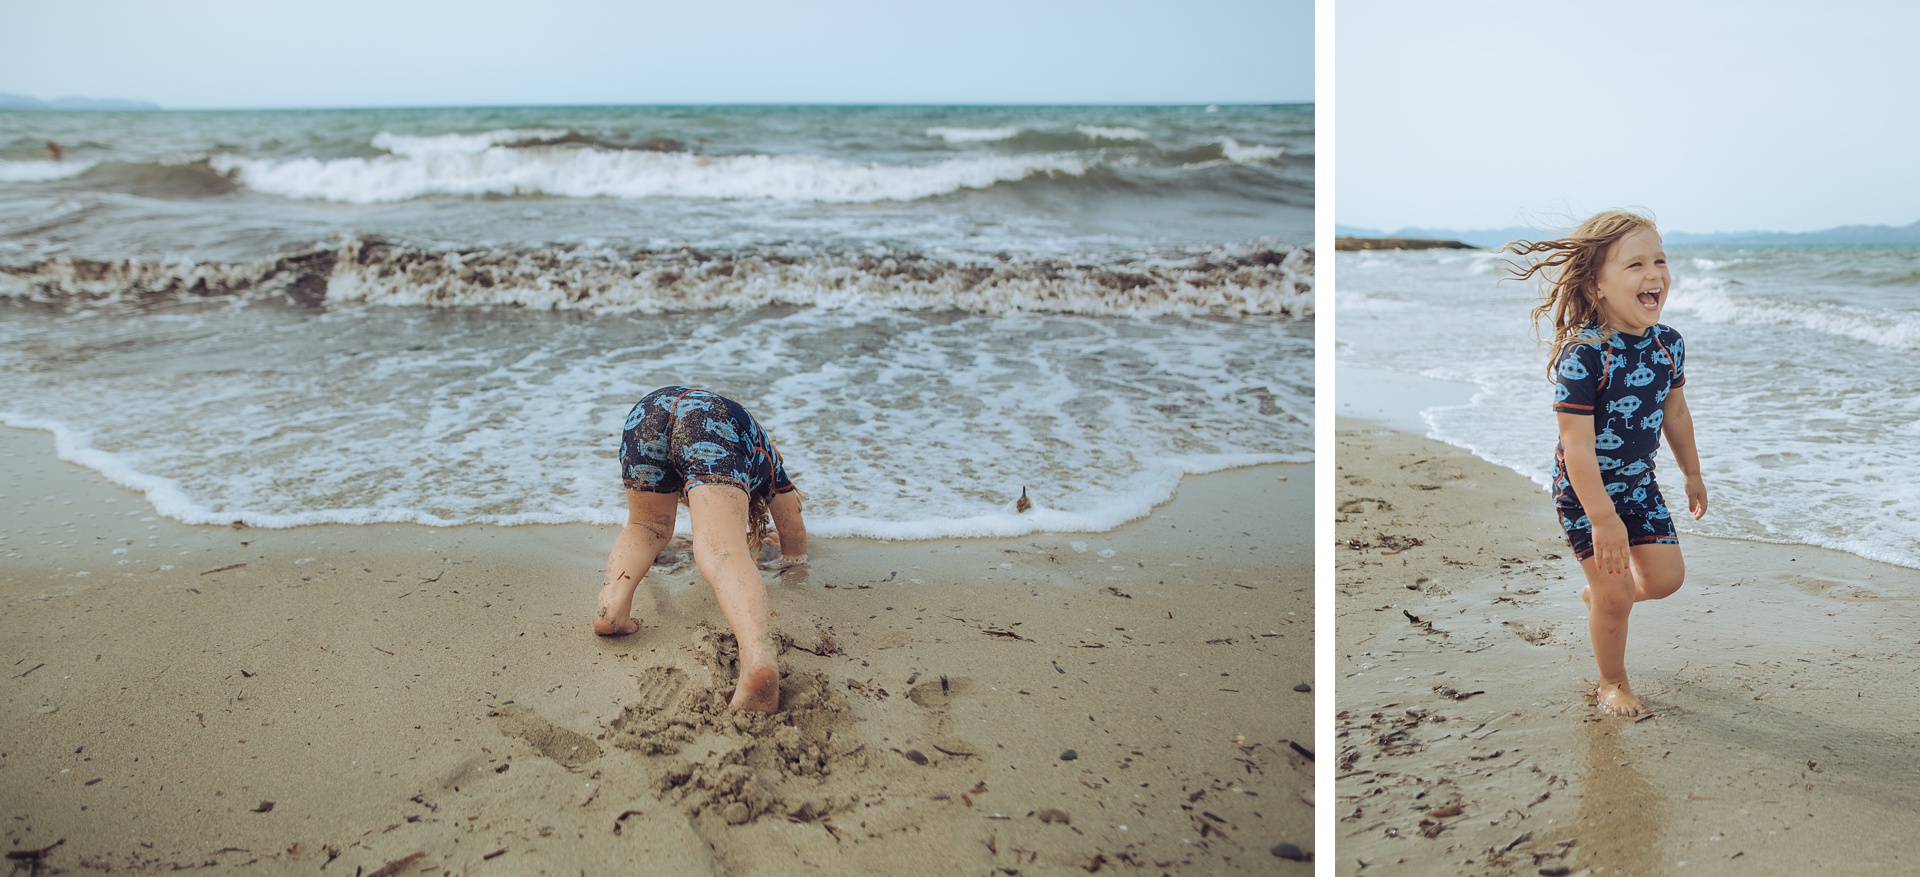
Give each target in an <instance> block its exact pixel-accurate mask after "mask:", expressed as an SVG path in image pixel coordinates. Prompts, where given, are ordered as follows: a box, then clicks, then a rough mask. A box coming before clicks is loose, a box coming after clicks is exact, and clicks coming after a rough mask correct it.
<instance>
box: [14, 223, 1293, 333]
mask: <svg viewBox="0 0 1920 877" xmlns="http://www.w3.org/2000/svg"><path fill="white" fill-rule="evenodd" d="M0 296H6V297H10V298H14V299H17V300H28V301H39V302H45V303H50V304H57V305H65V306H116V305H127V306H141V305H148V304H160V303H168V302H175V301H196V300H210V299H221V298H242V299H270V298H274V297H284V298H286V299H287V300H291V301H293V302H295V303H297V304H301V305H304V306H308V307H325V306H328V305H337V304H371V305H395V306H429V307H455V308H457V307H519V308H531V309H538V310H569V311H583V312H592V313H630V312H641V313H661V312H669V311H699V310H723V309H749V308H755V307H762V306H766V305H791V306H803V307H829V308H831V307H856V306H866V307H884V308H893V309H900V310H943V309H951V310H961V311H968V312H973V313H1015V312H1031V313H1065V314H1083V315H1125V316H1158V315H1167V314H1178V315H1222V316H1272V317H1282V318H1304V317H1307V316H1310V315H1311V314H1312V310H1313V251H1312V250H1308V249H1292V250H1283V249H1278V248H1274V247H1264V246H1251V247H1245V248H1241V249H1237V250H1220V251H1216V252H1212V253H1208V254H1205V255H1203V256H1200V257H1198V258H1195V257H1187V258H1183V259H1171V258H1159V259H1147V258H1140V259H1134V260H1129V261H1125V262H1120V263H1115V262H1107V263H1104V264H1083V263H1075V262H1070V261H1066V260H1061V259H1047V258H1020V257H1013V256H1006V257H1004V258H994V259H991V260H988V259H982V260H980V261H964V260H954V259H944V258H936V257H932V256H926V255H921V254H917V253H895V254H888V255H881V256H875V255H791V254H786V253H781V252H769V251H749V252H739V253H711V252H704V251H699V250H691V249H681V250H668V251H643V252H636V253H631V254H619V253H611V252H606V251H599V250H585V251H583V250H555V249H542V250H532V251H520V250H477V251H468V252H446V251H435V250H423V249H416V248H412V247H407V246H402V245H399V244H394V243H390V242H387V241H383V240H378V239H367V238H358V239H354V240H352V241H349V242H347V243H346V244H345V245H343V246H341V247H339V248H337V249H327V250H315V251H311V252H307V253H302V254H299V255H295V256H288V257H283V258H277V259H270V260H262V261H258V262H242V263H196V262H156V261H141V260H115V261H92V260H85V259H72V258H65V257H62V258H57V259H48V260H43V261H40V262H35V263H33V264H30V265H25V266H18V267H14V266H0Z"/></svg>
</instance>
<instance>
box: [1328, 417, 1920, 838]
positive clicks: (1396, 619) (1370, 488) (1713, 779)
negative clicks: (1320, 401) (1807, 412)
mask: <svg viewBox="0 0 1920 877" xmlns="http://www.w3.org/2000/svg"><path fill="white" fill-rule="evenodd" d="M1336 445H1337V446H1336V448H1335V449H1334V451H1335V453H1336V457H1335V460H1336V466H1337V472H1338V475H1337V478H1338V481H1337V484H1336V494H1337V496H1338V500H1337V502H1338V509H1339V511H1338V517H1337V518H1336V521H1337V523H1336V533H1337V535H1338V539H1339V544H1338V545H1337V546H1335V547H1334V549H1333V550H1334V551H1335V552H1336V555H1337V556H1336V568H1337V573H1336V585H1337V587H1336V595H1335V600H1336V604H1335V605H1336V613H1337V616H1338V626H1337V629H1336V636H1335V653H1336V661H1337V668H1336V673H1335V677H1336V685H1337V688H1336V695H1335V697H1336V715H1337V719H1336V728H1335V733H1336V744H1337V747H1338V750H1339V751H1338V752H1337V754H1336V755H1335V756H1334V759H1333V760H1334V771H1335V788H1336V793H1337V800H1336V801H1335V802H1333V804H1332V805H1330V806H1331V807H1332V808H1333V810H1334V813H1333V816H1334V819H1335V823H1334V824H1335V826H1336V828H1335V838H1336V844H1337V852H1336V855H1334V856H1331V857H1329V858H1332V859H1334V860H1336V861H1337V866H1336V867H1335V868H1334V870H1333V871H1332V873H1336V874H1342V875H1352V874H1364V875H1401V874H1417V875H1424V874H1435V875H1440V874H1448V875H1450V874H1592V875H1613V874H1631V875H1659V874H1706V875H1718V874H1730V875H1731V874H1739V875H1754V874H1803V873H1821V874H1901V873H1913V872H1915V871H1916V870H1920V782H1916V781H1915V779H1914V777H1915V773H1914V768H1913V765H1914V752H1915V751H1916V750H1915V745H1916V744H1920V733H1916V730H1915V727H1916V719H1920V707H1916V703H1920V701H1916V699H1915V692H1916V690H1917V689H1916V686H1915V683H1914V674H1915V672H1916V670H1920V657H1916V656H1915V650H1914V645H1915V641H1916V640H1917V639H1920V604H1917V603H1916V596H1920V571H1916V570H1912V569H1906V568H1902V567H1894V566H1888V565H1884V564H1878V563H1873V562H1870V561H1865V560H1861V559H1859V558H1857V557H1853V556H1851V555H1846V554H1840V553H1837V552H1831V551H1824V550H1820V549H1814V548H1807V547H1804V546H1788V545H1769V544H1760V543H1753V542H1744V541H1735V540H1723V539H1709V538H1702V537H1689V536H1686V535H1685V534H1684V531H1683V535H1682V547H1683V549H1684V551H1685V554H1686V559H1687V567H1688V577H1687V583H1686V585H1685V587H1684V588H1683V589H1682V590H1681V591H1680V592H1679V593H1678V594H1676V595H1674V596H1673V597H1671V598H1669V599H1667V600H1664V601H1655V602H1649V603H1641V604H1639V605H1638V606H1636V607H1635V610H1634V614H1633V621H1632V630H1631V634H1630V638H1629V641H1628V651H1627V666H1628V670H1629V672H1630V673H1631V674H1632V678H1633V681H1634V688H1635V691H1636V692H1637V693H1639V695H1640V696H1641V697H1642V699H1643V700H1645V701H1646V702H1647V704H1648V705H1649V706H1651V707H1652V708H1653V710H1654V711H1655V712H1654V715H1653V716H1652V717H1650V718H1644V719H1640V720H1633V719H1622V718H1615V717H1604V716H1602V715H1600V714H1598V712H1597V711H1596V710H1595V709H1594V708H1593V706H1592V703H1591V699H1590V697H1589V696H1588V692H1589V690H1590V687H1591V680H1593V679H1594V678H1595V676H1596V673H1595V670H1594V665H1593V657H1592V652H1591V651H1590V648H1589V646H1588V640H1587V632H1586V613H1585V609H1584V607H1583V606H1582V605H1581V603H1580V598H1579V588H1580V584H1581V581H1582V580H1581V576H1580V571H1579V567H1578V566H1577V564H1576V563H1575V561H1574V560H1573V559H1572V554H1571V552H1570V551H1569V550H1568V549H1567V547H1566V544H1565V541H1564V537H1562V536H1561V535H1560V532H1559V528H1558V526H1557V524H1556V523H1555V521H1554V520H1553V518H1552V515H1551V512H1550V510H1549V504H1548V500H1547V498H1546V495H1545V492H1544V490H1543V489H1541V488H1539V487H1538V486H1536V485H1534V484H1533V483H1532V482H1531V481H1528V480H1527V479H1525V478H1523V477H1521V476H1519V475H1517V474H1515V473H1514V472H1512V471H1511V470H1508V469H1505V468H1501V467H1497V466H1494V465H1492V464H1490V463H1487V462H1485V461H1482V460H1480V459H1478V458H1475V457H1473V456H1472V455H1470V454H1468V453H1467V452H1465V451H1463V450H1461V449H1459V448H1455V447H1452V446H1449V445H1444V444H1441V443H1438V442H1433V441H1429V440H1426V439H1422V438H1418V437H1416V436H1415V435H1412V434H1409V433H1406V432H1400V431H1396V430H1394V429H1392V428H1389V427H1386V426H1381V425H1377V423H1376V422H1374V421H1365V420H1356V419H1342V420H1341V421H1339V423H1338V425H1337V427H1336ZM1712 487H1713V482H1712V477H1711V473H1709V474H1708V488H1709V491H1711V490H1712ZM1713 501H1714V502H1716V503H1731V502H1738V501H1739V500H1738V498H1737V497H1731V496H1724V495H1716V496H1714V497H1713Z"/></svg>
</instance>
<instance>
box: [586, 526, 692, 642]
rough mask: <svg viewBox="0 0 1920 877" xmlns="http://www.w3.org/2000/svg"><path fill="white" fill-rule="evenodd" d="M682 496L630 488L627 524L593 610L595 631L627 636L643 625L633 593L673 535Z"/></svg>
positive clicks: (616, 541) (615, 543) (609, 559)
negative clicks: (635, 606)
mask: <svg viewBox="0 0 1920 877" xmlns="http://www.w3.org/2000/svg"><path fill="white" fill-rule="evenodd" d="M678 508H679V499H678V498H677V497H676V496H675V495H674V494H671V493H646V492H643V491H638V490H629V491H627V524H626V526H624V527H622V528H621V529H620V535H618V536H616V537H614V540H613V551H612V552H611V553H610V554H608V555H607V576H606V580H605V581H604V582H603V583H602V584H601V585H600V597H599V600H598V601H597V606H596V608H595V609H594V614H593V632H594V633H597V634H599V635H601V636H625V635H627V634H630V633H634V632H636V631H638V630H639V629H640V621H639V619H637V618H634V617H632V616H633V593H634V591H635V590H636V589H638V588H639V587H640V580H641V579H643V578H645V577H646V574H647V570H648V569H649V568H651V567H652V566H653V559H654V557H656V556H658V555H659V554H660V549H662V548H665V547H666V546H667V542H668V541H670V540H671V539H672V538H673V520H674V515H675V513H676V512H677V511H678Z"/></svg>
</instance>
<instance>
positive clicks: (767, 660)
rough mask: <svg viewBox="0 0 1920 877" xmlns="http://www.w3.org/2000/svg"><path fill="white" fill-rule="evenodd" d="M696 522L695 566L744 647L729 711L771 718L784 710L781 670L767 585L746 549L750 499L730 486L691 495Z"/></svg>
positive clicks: (707, 487)
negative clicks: (745, 711)
mask: <svg viewBox="0 0 1920 877" xmlns="http://www.w3.org/2000/svg"><path fill="white" fill-rule="evenodd" d="M687 507H688V509H689V511H690V512H691V514H692V518H693V561H694V563H695V564H697V565H698V566H699V567H700V574H701V575H702V576H705V577H706V579H707V584H708V585H709V586H711V587H712V588H713V595H714V599H715V600H717V601H718V602H719V603H720V611H721V613H722V614H724V615H726V617H727V625H728V626H729V627H732V628H733V637H734V639H735V641H737V642H738V643H739V644H740V677H739V680H738V681H737V682H736V683H735V687H734V692H733V701H732V703H731V706H732V707H733V708H734V709H736V710H748V711H752V712H761V713H771V712H774V711H776V710H778V709H779V708H780V666H779V662H778V660H777V659H776V657H775V656H776V655H777V651H776V650H775V648H774V645H773V637H772V634H771V632H770V631H769V629H768V623H769V617H770V614H771V613H770V612H769V610H768V608H767V586H766V582H765V581H764V580H762V579H761V578H760V567H759V566H758V565H757V564H756V563H755V562H754V559H755V556H754V555H755V553H754V552H753V551H752V550H751V549H749V548H748V547H747V536H746V524H747V495H746V493H745V492H744V491H742V490H740V489H739V488H737V487H734V486H732V485H729V484H711V483H709V484H697V485H695V486H694V487H693V488H692V489H690V490H688V491H687Z"/></svg>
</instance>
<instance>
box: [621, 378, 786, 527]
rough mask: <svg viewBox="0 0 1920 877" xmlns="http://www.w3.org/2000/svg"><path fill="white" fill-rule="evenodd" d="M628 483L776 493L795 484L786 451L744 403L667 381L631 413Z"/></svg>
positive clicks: (624, 448)
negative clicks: (723, 486) (786, 462)
mask: <svg viewBox="0 0 1920 877" xmlns="http://www.w3.org/2000/svg"><path fill="white" fill-rule="evenodd" d="M620 476H621V482H622V483H624V484H625V485H626V486H627V489H628V490H643V491H647V492H649V493H679V492H681V491H683V490H685V489H687V488H689V487H692V486H693V485H695V484H731V485H733V486H735V487H738V488H740V489H741V490H743V491H746V492H747V493H748V494H749V495H757V496H760V497H763V498H767V499H771V498H772V497H773V496H774V495H775V494H781V493H786V492H787V491H789V490H792V489H793V481H792V480H791V479H789V478H788V477H787V470H786V466H785V465H784V464H783V463H782V462H781V460H780V452H779V451H778V450H776V449H775V448H774V447H773V443H772V442H771V441H768V440H767V435H766V432H765V431H764V430H762V429H761V428H760V423H759V421H756V420H754V419H753V415H752V414H749V413H747V409H745V408H742V407H741V406H740V403H738V402H735V401H733V400H732V399H728V398H727V397H725V396H722V395H720V394H718V393H714V392H710V391H708V390H697V389H691V388H688V387H661V388H660V389H658V390H655V391H653V392H651V393H648V394H647V395H646V396H645V397H643V398H642V399H641V400H640V402H639V404H637V405H635V406H633V410H632V411H631V412H628V414H627V421H626V425H625V426H624V427H623V428H622V430H621V435H620Z"/></svg>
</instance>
